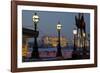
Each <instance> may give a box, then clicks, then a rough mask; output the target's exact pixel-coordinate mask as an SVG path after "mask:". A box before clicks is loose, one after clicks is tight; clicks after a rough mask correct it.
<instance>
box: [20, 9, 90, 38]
mask: <svg viewBox="0 0 100 73" xmlns="http://www.w3.org/2000/svg"><path fill="white" fill-rule="evenodd" d="M35 12H36V13H37V15H38V16H39V17H40V21H39V23H38V30H39V37H41V36H44V35H49V36H50V35H51V36H57V29H56V25H57V23H58V21H60V23H61V24H62V26H63V27H62V29H61V36H65V37H67V38H68V39H72V37H73V33H72V31H73V28H74V27H75V15H78V13H74V12H73V13H72V12H52V11H49V12H48V11H34V10H23V11H22V24H23V27H26V28H29V29H33V22H32V15H33V14H34V13H35ZM84 18H85V22H86V31H87V33H90V14H89V13H85V14H84Z"/></svg>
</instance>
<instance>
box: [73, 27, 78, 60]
mask: <svg viewBox="0 0 100 73" xmlns="http://www.w3.org/2000/svg"><path fill="white" fill-rule="evenodd" d="M73 35H74V42H73V43H74V45H73V54H72V57H73V58H76V45H77V44H76V35H77V29H75V28H74V30H73Z"/></svg>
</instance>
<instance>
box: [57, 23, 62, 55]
mask: <svg viewBox="0 0 100 73" xmlns="http://www.w3.org/2000/svg"><path fill="white" fill-rule="evenodd" d="M61 27H62V25H61V24H60V22H58V24H57V31H58V45H57V55H56V56H57V57H62V53H61V44H60V43H61V41H60V31H61Z"/></svg>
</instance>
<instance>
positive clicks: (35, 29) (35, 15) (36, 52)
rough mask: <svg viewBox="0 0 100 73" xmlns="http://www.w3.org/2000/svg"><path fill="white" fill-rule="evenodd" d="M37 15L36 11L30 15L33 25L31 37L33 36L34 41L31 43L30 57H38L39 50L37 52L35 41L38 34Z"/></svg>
mask: <svg viewBox="0 0 100 73" xmlns="http://www.w3.org/2000/svg"><path fill="white" fill-rule="evenodd" d="M39 20H40V19H39V16H38V15H37V13H35V14H34V15H33V16H32V21H33V26H34V32H33V35H34V36H33V37H34V43H33V51H32V54H31V58H39V52H38V43H37V37H38V35H39V31H37V23H38V22H39Z"/></svg>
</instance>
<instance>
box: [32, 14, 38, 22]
mask: <svg viewBox="0 0 100 73" xmlns="http://www.w3.org/2000/svg"><path fill="white" fill-rule="evenodd" d="M32 19H33V22H34V23H38V22H39V16H38V15H37V14H36V13H35V14H34V15H33V16H32Z"/></svg>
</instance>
